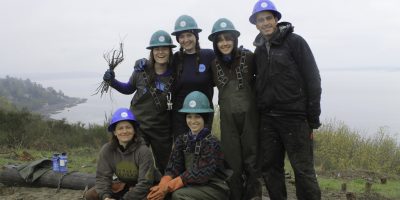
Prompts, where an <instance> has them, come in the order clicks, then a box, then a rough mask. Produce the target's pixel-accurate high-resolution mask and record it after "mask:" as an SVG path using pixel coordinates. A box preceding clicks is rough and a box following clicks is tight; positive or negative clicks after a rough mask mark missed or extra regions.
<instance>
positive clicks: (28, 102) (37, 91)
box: [0, 76, 86, 112]
mask: <svg viewBox="0 0 400 200" xmlns="http://www.w3.org/2000/svg"><path fill="white" fill-rule="evenodd" d="M0 97H3V99H4V98H5V99H7V100H8V101H10V102H12V103H13V104H14V105H15V106H16V107H17V108H20V109H22V108H26V109H28V110H30V111H33V112H41V111H44V110H45V111H46V112H51V111H53V112H54V111H55V110H60V109H63V108H65V107H70V106H73V105H76V104H78V103H82V102H85V101H86V99H80V98H74V97H68V96H65V95H64V93H63V92H62V91H56V90H55V89H54V88H52V87H48V88H44V87H43V86H42V85H40V84H38V83H35V82H32V81H31V80H29V79H26V80H22V79H17V78H13V77H9V76H6V78H0Z"/></svg>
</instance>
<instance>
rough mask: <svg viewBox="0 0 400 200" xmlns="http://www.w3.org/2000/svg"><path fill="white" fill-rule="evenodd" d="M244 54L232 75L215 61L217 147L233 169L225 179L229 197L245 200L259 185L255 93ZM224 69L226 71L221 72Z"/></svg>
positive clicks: (242, 53)
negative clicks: (219, 139) (229, 192)
mask: <svg viewBox="0 0 400 200" xmlns="http://www.w3.org/2000/svg"><path fill="white" fill-rule="evenodd" d="M246 57H247V55H246V53H245V52H244V51H243V50H242V51H241V55H240V62H239V65H236V66H235V68H234V69H235V75H236V77H235V76H233V75H232V72H231V71H230V70H227V69H226V68H225V71H224V69H223V68H222V66H221V65H220V64H219V63H218V61H217V63H216V69H217V76H218V77H217V80H218V83H217V87H218V90H219V98H218V99H219V101H218V104H219V106H220V119H221V123H220V127H221V147H222V152H223V153H224V156H225V160H226V161H227V162H228V164H229V165H230V167H231V168H232V169H233V171H234V173H233V176H232V178H231V181H230V182H229V186H230V188H231V191H232V195H231V199H233V200H236V199H241V198H246V199H249V198H251V197H253V196H255V195H257V194H256V193H259V192H261V191H258V190H260V189H261V186H260V185H259V182H258V181H257V169H256V162H257V157H256V156H257V148H258V147H257V146H258V145H257V144H258V142H257V141H258V134H257V133H258V114H257V109H256V105H255V93H254V90H253V89H252V87H251V85H250V82H249V81H248V80H250V79H251V77H249V76H252V74H249V68H248V67H249V66H246ZM233 63H237V62H235V61H234V62H233ZM231 67H234V66H231ZM225 72H227V73H229V72H230V74H228V75H225ZM229 75H230V76H229ZM229 77H231V78H230V79H229ZM234 77H235V78H236V79H235V78H234ZM243 177H245V178H243ZM244 183H245V185H246V186H245V187H243V184H244ZM257 188H258V189H257Z"/></svg>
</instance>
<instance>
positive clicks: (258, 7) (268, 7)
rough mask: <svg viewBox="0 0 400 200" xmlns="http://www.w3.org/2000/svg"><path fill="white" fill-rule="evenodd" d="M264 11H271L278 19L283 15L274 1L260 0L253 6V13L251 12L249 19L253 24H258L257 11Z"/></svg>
mask: <svg viewBox="0 0 400 200" xmlns="http://www.w3.org/2000/svg"><path fill="white" fill-rule="evenodd" d="M262 11H270V12H272V13H273V14H274V16H275V17H276V18H278V20H280V19H281V17H282V15H281V13H280V12H279V11H278V10H277V9H276V7H275V5H274V3H272V1H270V0H259V1H258V2H257V3H256V4H255V5H254V8H253V13H252V14H251V16H250V18H249V21H250V23H252V24H256V16H257V13H259V12H262Z"/></svg>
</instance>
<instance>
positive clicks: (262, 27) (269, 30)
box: [256, 11, 278, 38]
mask: <svg viewBox="0 0 400 200" xmlns="http://www.w3.org/2000/svg"><path fill="white" fill-rule="evenodd" d="M277 25H278V20H277V18H275V17H274V15H273V14H272V12H269V11H263V12H259V13H257V15H256V27H257V29H258V30H259V31H260V32H261V34H262V35H264V37H267V38H271V36H272V34H273V33H274V32H275V31H276V29H277Z"/></svg>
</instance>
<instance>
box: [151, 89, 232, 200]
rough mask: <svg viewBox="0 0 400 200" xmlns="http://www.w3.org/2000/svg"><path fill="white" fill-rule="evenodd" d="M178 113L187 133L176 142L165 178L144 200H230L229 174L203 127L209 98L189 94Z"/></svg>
mask: <svg viewBox="0 0 400 200" xmlns="http://www.w3.org/2000/svg"><path fill="white" fill-rule="evenodd" d="M179 112H181V113H182V114H184V115H185V119H186V123H185V125H186V126H187V127H188V129H189V131H187V132H185V133H184V134H181V135H179V136H178V137H177V138H176V140H175V145H174V149H173V151H172V153H171V158H170V160H169V162H168V166H167V168H166V170H165V174H164V176H163V177H162V178H161V181H160V183H159V184H158V185H157V186H154V187H152V188H151V189H150V193H149V195H148V196H147V198H148V199H149V200H162V199H165V198H166V197H167V196H168V197H171V199H172V200H180V199H192V200H221V199H229V187H228V185H227V183H226V179H227V178H228V177H229V176H230V174H229V173H228V171H229V170H227V169H225V165H224V160H223V153H222V152H221V148H220V144H219V141H218V139H217V138H216V137H215V136H213V135H212V133H211V131H210V129H208V128H206V127H205V121H206V120H207V117H208V114H209V113H213V112H214V111H213V109H212V108H211V106H210V103H209V100H208V97H207V96H206V95H205V94H203V93H201V92H199V91H194V92H191V93H189V94H188V95H187V96H186V98H185V99H184V102H183V107H182V109H180V110H179Z"/></svg>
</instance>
